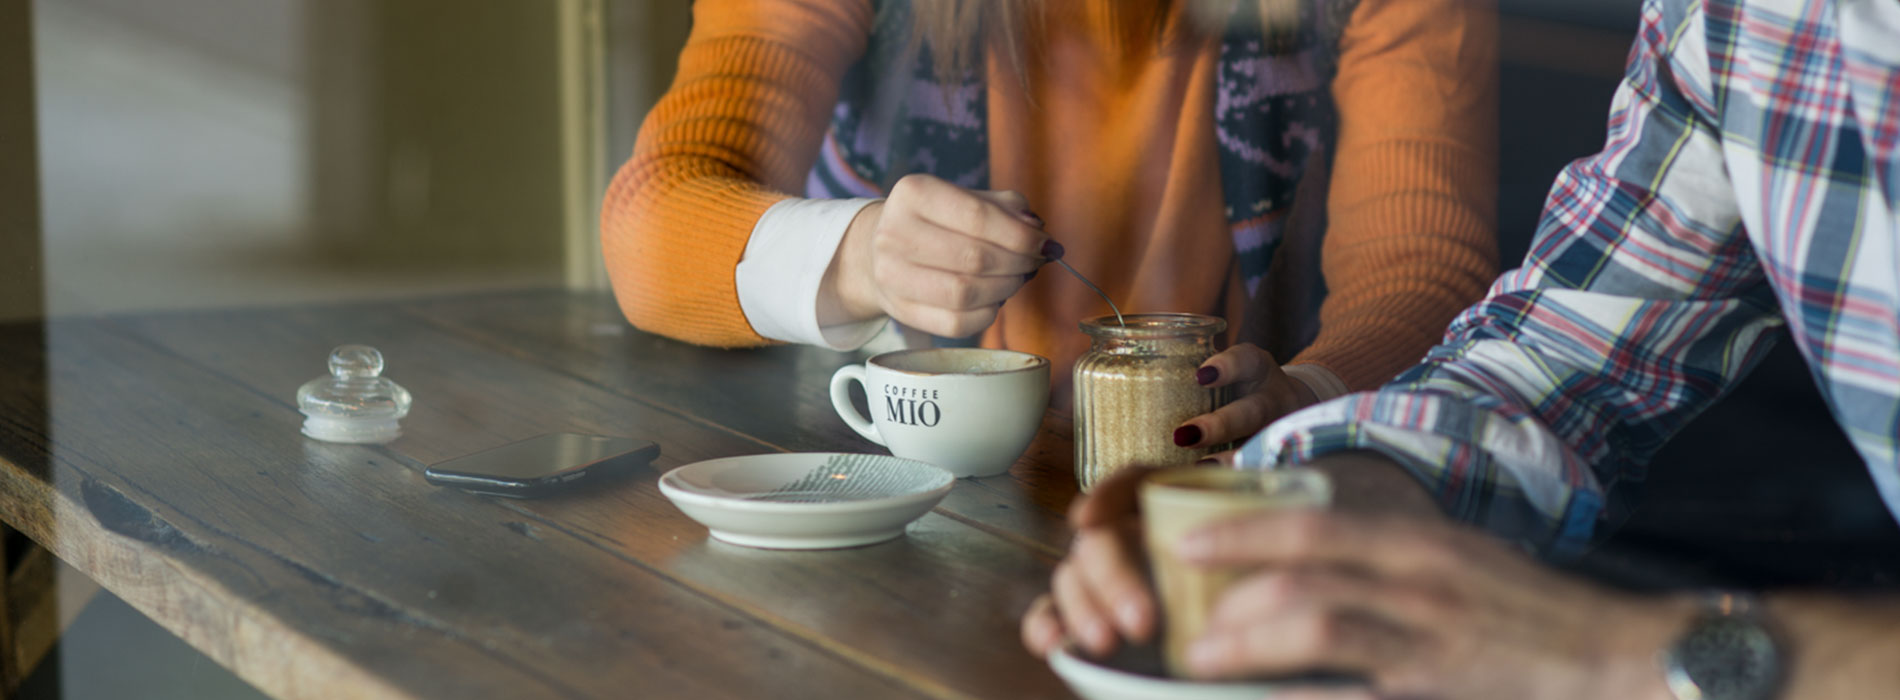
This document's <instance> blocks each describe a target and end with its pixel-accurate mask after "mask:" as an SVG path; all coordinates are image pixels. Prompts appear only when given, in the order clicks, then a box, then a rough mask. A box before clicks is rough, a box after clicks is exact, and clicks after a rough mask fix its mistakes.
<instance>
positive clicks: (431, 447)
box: [120, 305, 1072, 698]
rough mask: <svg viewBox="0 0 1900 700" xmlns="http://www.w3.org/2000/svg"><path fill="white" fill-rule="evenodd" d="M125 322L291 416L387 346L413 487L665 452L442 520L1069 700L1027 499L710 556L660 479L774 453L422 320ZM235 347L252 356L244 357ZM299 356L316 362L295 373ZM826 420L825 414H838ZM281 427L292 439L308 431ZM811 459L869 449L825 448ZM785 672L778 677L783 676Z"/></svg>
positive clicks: (752, 613)
mask: <svg viewBox="0 0 1900 700" xmlns="http://www.w3.org/2000/svg"><path fill="white" fill-rule="evenodd" d="M501 308H502V309H504V310H505V309H509V308H510V307H508V306H506V305H502V306H501ZM498 313H500V312H498ZM510 313H512V312H510ZM120 325H121V327H123V328H124V330H125V332H126V333H128V334H131V335H134V336H136V337H139V338H143V339H149V340H150V341H151V342H152V343H154V344H155V345H157V346H159V347H161V348H163V349H164V350H166V351H168V352H170V353H174V354H176V355H177V356H179V357H188V358H194V359H196V360H199V361H202V362H203V363H205V366H206V368H207V369H208V370H210V371H215V372H216V373H218V374H219V375H221V376H222V377H223V378H225V379H227V380H228V381H230V382H232V383H234V384H239V385H244V386H248V387H252V388H253V389H254V390H255V391H256V392H257V393H260V394H268V393H272V392H275V393H276V394H277V397H278V398H277V399H276V400H277V401H279V402H281V403H282V404H283V405H284V406H285V407H286V408H287V407H288V406H289V397H290V396H291V395H292V394H293V393H294V391H295V387H296V386H297V385H299V384H301V383H302V382H303V381H305V380H307V379H309V378H310V377H312V376H315V373H316V372H317V371H319V369H320V363H321V360H322V357H323V355H324V353H325V352H327V349H328V348H329V347H331V346H333V345H336V344H341V343H344V342H361V343H367V344H371V345H374V346H376V347H378V348H379V349H381V350H382V352H383V353H384V356H385V358H386V360H387V362H388V370H387V375H388V376H390V377H391V378H393V379H395V380H396V381H398V382H401V383H402V384H403V385H404V386H405V387H407V388H408V389H409V390H410V391H411V392H412V393H413V394H414V395H415V396H416V404H415V408H414V409H413V411H412V413H411V414H410V416H409V417H408V418H407V419H405V420H404V423H403V426H404V431H405V435H404V437H402V438H400V439H398V440H397V441H396V442H394V443H391V444H390V445H389V446H387V447H386V448H378V449H381V450H384V451H385V452H386V453H387V454H389V455H390V457H391V459H390V461H391V462H392V466H395V467H400V468H404V469H409V470H414V472H416V473H415V476H416V477H418V478H419V470H420V465H421V464H427V463H434V462H438V461H441V460H445V459H448V458H452V457H456V456H460V455H463V454H467V453H469V452H472V451H476V450H480V449H483V448H487V447H492V446H495V445H498V444H502V443H505V442H507V441H511V440H517V439H522V438H526V437H530V436H533V435H537V434H541V433H545V432H552V431H559V430H572V431H581V432H597V433H604V434H621V435H629V436H633V437H641V438H646V439H652V440H655V441H656V442H659V443H660V444H661V445H662V449H663V456H662V458H661V460H660V461H659V462H657V463H656V464H655V465H654V469H653V470H652V471H650V472H649V473H646V474H641V475H636V476H634V477H631V478H629V479H626V480H625V481H622V482H616V483H612V484H606V485H603V486H602V487H601V488H598V489H594V490H592V491H591V492H587V493H577V494H572V495H568V496H563V497H557V498H550V499H540V500H533V501H506V500H497V499H489V498H487V497H479V496H472V495H467V494H461V493H459V492H454V491H442V492H441V494H440V495H439V496H438V497H437V498H436V499H435V504H437V505H440V506H442V507H445V508H446V507H451V506H453V505H454V504H455V503H456V502H458V501H462V500H466V501H470V502H474V503H482V504H489V505H492V506H493V507H496V508H500V509H502V510H505V511H507V512H509V513H511V514H512V516H511V517H510V518H509V519H508V520H507V521H506V522H504V523H502V524H503V525H504V526H505V527H507V528H509V529H510V530H511V531H512V532H513V533H514V534H515V535H516V536H518V537H523V538H527V539H530V540H534V539H539V538H547V537H567V538H573V539H575V540H577V541H581V542H585V543H587V544H588V545H589V546H591V547H593V548H594V549H595V550H596V552H595V553H594V556H595V557H597V558H600V559H604V560H611V561H615V562H622V563H626V564H632V565H636V566H639V567H642V568H645V569H649V570H651V571H653V572H654V573H656V574H657V575H660V576H662V577H665V578H666V579H667V580H668V581H670V582H672V583H674V584H676V585H678V586H680V587H682V588H685V589H689V590H691V591H693V592H695V593H698V594H701V595H704V596H706V597H707V598H709V599H711V600H714V601H717V602H719V603H721V604H723V605H727V606H730V607H731V608H733V609H735V610H738V611H741V612H743V613H744V614H745V615H747V616H749V617H751V618H753V619H756V620H759V621H761V622H763V623H764V624H767V625H770V626H772V627H774V628H777V629H781V630H784V631H785V632H786V633H788V634H790V635H793V636H795V637H797V638H798V639H800V640H803V641H804V642H805V643H807V644H809V645H811V646H812V647H814V648H818V649H823V650H825V651H828V652H830V653H832V654H835V655H837V656H838V657H840V658H843V659H846V660H848V661H850V662H851V663H853V664H856V665H858V666H860V667H862V668H864V669H866V670H868V671H870V672H872V673H875V674H877V675H879V676H882V677H885V678H888V679H891V680H893V681H895V682H898V683H902V684H904V685H907V686H909V687H912V688H914V689H916V690H917V691H918V692H921V693H924V694H927V695H931V696H936V697H971V698H988V697H1025V698H1034V697H1066V696H1067V692H1066V691H1065V690H1064V689H1063V688H1062V687H1061V685H1060V684H1059V682H1058V681H1057V680H1056V679H1055V678H1054V676H1053V675H1052V674H1050V673H1049V671H1048V670H1047V668H1046V667H1045V666H1044V665H1043V664H1042V662H1040V661H1039V660H1036V659H1034V658H1032V657H1030V656H1029V655H1028V654H1027V653H1025V652H1024V651H1022V650H1021V648H1020V646H1019V644H1018V643H1017V641H1016V640H1017V637H1016V620H1017V616H1018V615H1019V614H1020V612H1021V611H1022V610H1023V609H1024V608H1025V607H1027V605H1028V603H1029V601H1030V600H1031V599H1032V598H1033V597H1034V596H1035V595H1036V594H1038V593H1040V592H1041V591H1042V590H1043V589H1044V587H1045V586H1046V582H1047V580H1048V575H1049V571H1050V567H1051V566H1052V564H1053V560H1054V557H1053V556H1052V553H1051V552H1050V551H1048V549H1049V548H1048V547H1047V546H1046V545H1045V544H1043V543H1042V542H1041V541H1040V540H1037V539H1033V538H1030V537H1028V536H1026V535H1024V534H1020V532H1018V531H1021V532H1030V531H1032V528H1043V529H1051V528H1053V527H1055V526H1058V525H1059V524H1060V520H1059V518H1056V517H1055V516H1053V515H1051V514H1050V513H1048V512H1047V511H1046V510H1045V509H1044V508H1042V507H1040V506H1038V505H1036V504H1034V503H1033V501H1031V500H1030V499H1028V498H1026V497H1025V496H1024V495H1023V494H1022V493H1021V492H1020V491H1021V489H1020V487H1017V486H1016V483H1017V482H1015V481H1014V480H1011V479H1007V478H1002V479H995V480H990V481H992V482H993V484H994V485H993V486H990V487H988V488H983V487H977V486H974V485H972V484H971V483H969V482H967V481H966V482H964V483H961V484H959V486H958V487H957V489H956V490H955V492H956V493H967V494H969V496H968V497H966V498H965V499H964V500H966V501H969V502H970V503H971V504H973V505H970V506H969V508H968V509H967V512H964V513H957V512H953V511H951V510H950V509H947V508H946V509H940V510H939V513H937V514H933V515H928V516H926V517H925V518H924V519H922V520H920V521H919V522H918V523H916V524H914V525H913V526H912V527H911V529H910V532H909V535H908V536H907V537H905V538H903V539H900V540H897V541H894V542H891V543H886V544H882V545H877V546H873V547H868V548H863V549H853V550H841V551H832V552H800V553H786V552H763V551H757V550H749V549H744V548H739V547H732V546H728V545H725V544H723V543H718V542H713V541H709V540H708V539H707V537H706V534H705V528H704V527H702V526H700V525H698V524H697V523H694V522H692V521H691V520H689V519H687V518H685V517H684V516H683V515H681V514H680V513H679V512H678V511H677V510H676V509H674V508H673V507H672V505H671V504H670V503H668V502H667V501H666V500H665V499H664V498H663V497H662V496H661V495H660V493H659V492H658V489H657V488H656V485H655V481H656V479H657V476H658V474H659V472H660V471H662V470H664V469H666V468H670V467H672V466H677V465H679V464H683V463H687V462H691V461H698V460H702V459H709V458H713V457H721V456H729V455H733V454H746V453H759V452H770V451H775V450H776V449H779V448H778V446H776V445H772V444H770V443H767V442H764V441H760V440H756V439H754V438H752V437H750V436H747V435H744V434H742V433H741V432H739V431H738V430H736V429H734V428H732V427H730V426H726V425H723V424H720V423H718V422H715V421H713V420H711V419H706V418H703V417H699V416H693V415H686V414H683V413H680V412H676V411H673V410H669V409H667V408H662V407H659V406H655V405H651V404H649V403H647V402H644V401H641V400H636V399H635V398H633V397H630V396H628V395H627V393H628V392H622V391H613V390H610V389H609V388H606V387H602V386H597V385H595V384H594V383H592V382H590V381H588V380H586V379H584V378H582V377H578V376H575V375H574V374H571V373H566V372H561V371H557V370H556V369H554V368H550V367H547V366H543V365H541V364H537V363H531V362H524V361H522V360H521V359H520V357H518V356H517V354H515V353H510V352H505V351H503V350H502V349H498V348H494V347H489V346H485V345H482V344H476V343H471V342H469V341H468V340H467V339H465V338H463V337H461V336H458V335H456V334H452V333H448V332H445V331H444V330H443V329H441V328H438V327H436V326H434V325H431V324H426V323H420V322H417V321H416V320H415V319H414V318H413V317H410V316H405V315H398V314H389V313H375V312H369V311H366V310H365V309H364V308H363V307H344V308H330V309H295V310H280V311H267V312H241V313H208V314H171V315H166V316H163V317H145V318H139V319H129V320H125V321H123V322H121V323H120ZM589 328H590V331H591V330H592V329H591V327H589ZM618 334H620V333H619V332H618V331H616V332H610V333H603V334H602V335H604V336H606V337H613V336H615V335H618ZM240 337H241V338H242V339H243V340H242V342H241V343H238V344H232V343H231V342H230V341H231V339H233V338H240ZM691 350H693V352H690V353H684V355H686V357H683V358H681V359H680V366H690V367H692V369H691V371H692V372H694V373H697V376H699V377H700V381H699V392H698V393H699V394H700V395H702V396H703V397H705V398H704V399H703V400H704V401H706V402H711V399H712V398H713V397H720V396H733V395H747V394H749V395H753V396H754V398H755V399H757V401H758V403H757V404H755V405H754V407H753V409H752V410H753V411H756V412H761V413H765V414H767V415H771V412H770V409H769V405H770V404H771V403H772V401H771V400H770V399H771V395H770V394H769V393H768V392H766V391H764V390H760V389H759V388H757V387H756V386H753V385H751V384H748V383H747V382H746V381H745V379H746V377H744V376H742V375H737V374H736V373H734V372H731V371H728V370H726V369H723V365H722V364H718V363H710V362H708V361H705V360H700V361H699V364H697V365H695V364H694V360H693V359H692V356H693V355H708V354H710V355H713V356H715V357H717V358H719V359H727V358H737V357H741V356H742V355H743V354H742V353H726V352H722V351H709V350H702V349H691ZM298 356H301V357H302V358H303V361H301V362H286V361H285V358H289V357H298ZM627 362H630V363H634V364H637V365H639V366H642V367H650V368H653V369H655V370H656V371H658V372H665V371H668V370H666V368H665V367H660V366H655V365H653V364H651V363H653V362H655V360H654V358H652V357H640V358H638V359H629V360H627ZM831 369H832V367H830V366H829V365H825V366H822V367H818V366H814V367H813V368H812V371H816V372H822V373H823V375H824V377H825V378H827V379H828V378H829V375H830V372H831ZM670 371H672V372H674V373H678V374H684V372H681V371H680V370H678V369H673V370H670ZM781 380H783V378H781ZM793 381H796V378H793ZM266 387H268V388H269V389H266ZM262 398H269V397H262ZM825 410H826V412H827V415H829V411H830V409H829V405H828V404H827V406H826V408H825ZM833 419H834V420H835V417H834V418H833ZM280 430H282V431H283V432H286V433H290V434H294V433H295V425H294V423H292V424H288V425H285V426H283V427H281V428H280ZM313 444H314V443H313ZM805 448H806V449H813V450H826V449H832V450H835V449H845V450H854V449H862V448H859V447H857V446H856V445H854V444H826V443H824V442H818V441H814V442H811V443H809V444H806V445H805ZM1063 449H1066V445H1064V446H1063ZM1071 483H1072V481H1071ZM1012 490H1013V491H1014V492H1012ZM953 495H954V494H953ZM1006 501H1007V502H1006ZM997 503H1002V504H1003V505H1004V506H1005V507H1003V508H998V507H997V506H996V504H997ZM1010 503H1014V504H1015V505H1010ZM978 509H987V510H989V511H995V512H980V511H979V510H978ZM1011 521H1015V522H1013V523H1012V522H1011ZM1024 523H1026V524H1024ZM771 675H782V674H780V673H778V672H777V671H776V670H773V671H772V674H771ZM810 682H811V683H813V684H817V685H819V686H822V685H823V683H822V682H820V681H817V680H813V681H810Z"/></svg>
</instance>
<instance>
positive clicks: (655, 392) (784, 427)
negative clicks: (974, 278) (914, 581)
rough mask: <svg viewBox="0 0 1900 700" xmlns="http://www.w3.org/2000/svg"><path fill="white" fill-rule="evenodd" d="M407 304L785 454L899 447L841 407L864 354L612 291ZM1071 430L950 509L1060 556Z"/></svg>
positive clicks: (1058, 422) (1049, 426)
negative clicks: (746, 331) (835, 396)
mask: <svg viewBox="0 0 1900 700" xmlns="http://www.w3.org/2000/svg"><path fill="white" fill-rule="evenodd" d="M403 308H404V309H405V310H406V311H408V312H410V313H411V314H413V316H414V317H415V318H416V319H417V320H418V321H419V322H421V323H427V324H432V325H435V326H438V327H441V328H443V329H444V330H446V331H448V332H450V333H453V334H455V335H458V336H461V337H465V338H468V339H469V340H471V341H473V342H476V343H479V344H482V345H484V346H486V347H490V348H494V349H496V350H497V351H499V352H502V353H506V354H508V355H510V356H512V357H515V358H517V359H520V360H522V361H524V362H529V363H534V364H539V365H542V366H545V367H548V368H551V369H554V370H556V371H559V372H561V373H564V374H568V375H571V376H574V377H577V378H580V379H583V380H585V381H587V382H589V383H591V384H595V385H598V386H600V387H603V388H605V389H607V390H609V391H613V392H615V393H618V394H620V395H622V396H626V397H629V398H632V399H635V400H638V401H641V402H643V403H647V404H649V405H653V406H656V407H660V408H664V409H666V410H669V411H672V412H676V413H679V414H681V415H686V416H691V417H694V418H697V419H700V420H703V421H705V422H707V423H711V424H716V425H720V426H724V427H727V428H730V429H732V430H734V431H738V432H740V433H743V434H745V435H747V436H748V437H751V438H753V439H755V440H758V441H760V442H762V443H766V444H769V445H772V446H773V447H776V448H778V449H783V450H787V451H812V450H839V449H842V450H848V451H855V452H878V453H883V452H888V450H886V449H885V448H883V447H881V446H879V445H876V444H874V443H871V442H870V441H867V440H865V439H863V438H862V437H860V436H859V435H858V434H857V433H856V432H853V431H852V430H851V429H850V428H849V427H847V426H846V425H845V424H844V421H843V420H841V419H839V418H838V415H837V413H836V412H835V411H834V410H833V409H832V406H831V398H830V393H829V392H830V382H831V374H832V372H834V371H836V370H837V369H838V368H839V367H841V366H844V365H846V364H850V363H853V362H863V361H864V360H865V358H866V357H867V355H865V354H864V353H838V352H833V351H830V350H823V349H818V348H809V347H793V346H778V347H769V348H760V349H753V350H740V351H721V350H709V349H706V348H698V347H694V346H691V345H687V344H685V343H680V342H677V341H673V340H668V339H666V338H662V337H659V336H654V335H651V334H647V333H642V332H640V331H638V330H635V329H633V328H631V327H629V326H628V325H627V322H626V320H625V319H624V318H623V317H621V315H620V312H619V310H618V309H617V308H616V307H615V306H614V305H613V301H612V299H611V298H609V297H607V296H605V295H577V294H568V293H561V292H548V293H539V294H535V293H527V294H510V295H505V296H503V295H496V296H488V297H481V298H466V299H447V300H437V301H426V302H417V303H411V304H406V305H404V307H403ZM708 376H716V377H719V378H720V381H719V383H718V386H719V387H721V390H719V391H708V389H709V387H708V385H707V383H706V381H705V378H706V377H708ZM1071 434H1072V432H1071V425H1070V423H1069V422H1068V420H1067V418H1066V417H1063V416H1050V417H1049V418H1048V419H1047V420H1045V422H1044V424H1043V428H1042V430H1041V431H1040V432H1039V433H1038V434H1037V436H1036V440H1035V442H1033V443H1031V445H1030V447H1029V449H1028V451H1027V452H1026V453H1025V454H1024V455H1023V458H1022V459H1020V460H1018V461H1017V462H1016V464H1015V465H1014V466H1013V467H1012V468H1011V469H1010V472H1009V474H1007V475H1005V476H996V477H990V478H985V479H962V480H959V482H958V484H957V488H956V490H955V491H953V492H952V493H951V494H950V496H949V497H947V498H945V499H944V502H943V503H942V504H941V505H940V506H939V507H938V510H939V512H941V513H943V514H944V515H947V516H950V517H953V518H957V519H960V520H965V521H966V522H970V523H972V524H975V525H977V526H978V527H982V528H985V529H989V530H993V531H996V532H999V533H1003V534H1006V535H1007V536H1011V537H1015V538H1018V539H1020V540H1022V541H1024V542H1028V543H1033V544H1034V545H1035V546H1038V547H1040V548H1042V549H1043V550H1044V551H1046V552H1048V553H1050V554H1051V555H1056V554H1059V553H1060V552H1061V551H1062V549H1063V548H1064V547H1066V546H1067V544H1068V541H1069V538H1070V537H1071V536H1072V532H1071V531H1070V530H1069V528H1068V526H1067V524H1066V523H1065V522H1064V521H1063V520H1062V517H1061V516H1062V514H1063V513H1065V512H1066V511H1067V508H1068V505H1069V502H1070V501H1071V500H1073V499H1074V497H1075V494H1076V482H1075V470H1074V466H1073V465H1074V443H1073V442H1072V440H1071V437H1070V436H1071Z"/></svg>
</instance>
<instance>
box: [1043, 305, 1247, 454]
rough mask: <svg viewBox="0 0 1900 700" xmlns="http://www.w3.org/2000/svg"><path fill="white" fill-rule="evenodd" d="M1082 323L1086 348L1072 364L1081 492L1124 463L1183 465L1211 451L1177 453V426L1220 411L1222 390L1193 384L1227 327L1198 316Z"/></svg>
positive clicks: (1141, 316) (1225, 393)
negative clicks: (1196, 417) (1085, 335)
mask: <svg viewBox="0 0 1900 700" xmlns="http://www.w3.org/2000/svg"><path fill="white" fill-rule="evenodd" d="M1124 319H1125V320H1126V325H1123V324H1120V323H1117V322H1116V320H1115V317H1114V316H1100V317H1097V318H1092V319H1088V320H1085V321H1083V322H1082V332H1084V333H1087V334H1088V335H1089V339H1090V341H1091V342H1092V345H1091V347H1090V348H1089V351H1088V352H1087V353H1085V354H1083V355H1082V358H1081V359H1080V360H1078V361H1077V362H1076V364H1075V478H1076V481H1077V482H1079V483H1080V484H1081V487H1082V490H1083V491H1087V490H1089V489H1090V488H1091V487H1093V486H1094V485H1095V483H1096V482H1098V481H1101V480H1102V479H1104V478H1107V477H1108V475H1110V474H1113V473H1114V472H1115V470H1117V469H1121V468H1122V467H1126V466H1128V465H1131V464H1147V465H1153V466H1175V465H1181V464H1190V463H1192V462H1194V461H1195V460H1198V459H1200V458H1201V457H1204V456H1207V455H1208V454H1211V453H1212V452H1214V446H1207V447H1198V448H1190V447H1176V446H1175V444H1174V429H1175V428H1176V427H1179V426H1180V425H1181V422H1182V421H1185V420H1187V419H1189V418H1193V417H1195V416H1198V415H1201V414H1203V413H1207V412H1208V411H1212V410H1214V409H1216V408H1219V407H1220V406H1222V405H1224V404H1225V403H1226V402H1227V400H1228V395H1229V392H1228V391H1227V389H1226V388H1225V387H1222V388H1220V389H1210V388H1207V387H1204V386H1201V385H1200V384H1199V383H1197V382H1195V381H1194V373H1195V371H1196V370H1198V369H1200V366H1201V363H1202V362H1205V361H1207V358H1209V357H1212V356H1213V355H1214V352H1215V349H1214V339H1215V338H1216V337H1219V336H1220V334H1221V333H1223V332H1225V331H1226V330H1227V322H1226V321H1224V320H1221V319H1219V318H1215V317H1213V316H1203V315H1200V314H1127V315H1125V316H1124Z"/></svg>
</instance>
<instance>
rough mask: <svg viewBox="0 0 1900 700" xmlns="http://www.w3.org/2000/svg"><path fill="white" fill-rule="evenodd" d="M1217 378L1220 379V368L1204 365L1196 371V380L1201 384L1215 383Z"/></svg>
mask: <svg viewBox="0 0 1900 700" xmlns="http://www.w3.org/2000/svg"><path fill="white" fill-rule="evenodd" d="M1216 379H1220V370H1218V369H1214V368H1213V367H1202V368H1200V369H1198V370H1195V371H1194V381H1195V382H1196V383H1198V384H1200V385H1201V386H1207V385H1209V384H1213V383H1214V380H1216Z"/></svg>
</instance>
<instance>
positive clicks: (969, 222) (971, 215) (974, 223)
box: [955, 197, 990, 231]
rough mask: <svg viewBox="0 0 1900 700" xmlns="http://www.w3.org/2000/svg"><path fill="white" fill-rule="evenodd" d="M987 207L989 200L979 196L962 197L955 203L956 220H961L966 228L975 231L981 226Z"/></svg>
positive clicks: (987, 211) (987, 210)
mask: <svg viewBox="0 0 1900 700" xmlns="http://www.w3.org/2000/svg"><path fill="white" fill-rule="evenodd" d="M989 207H990V204H989V202H985V201H983V199H982V198H980V197H964V198H962V200H961V201H959V202H958V203H957V205H956V210H955V211H956V216H957V220H958V221H959V222H962V225H963V227H964V228H965V229H966V230H968V231H977V230H979V229H981V228H982V226H983V221H984V219H985V218H986V215H987V214H989Z"/></svg>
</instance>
